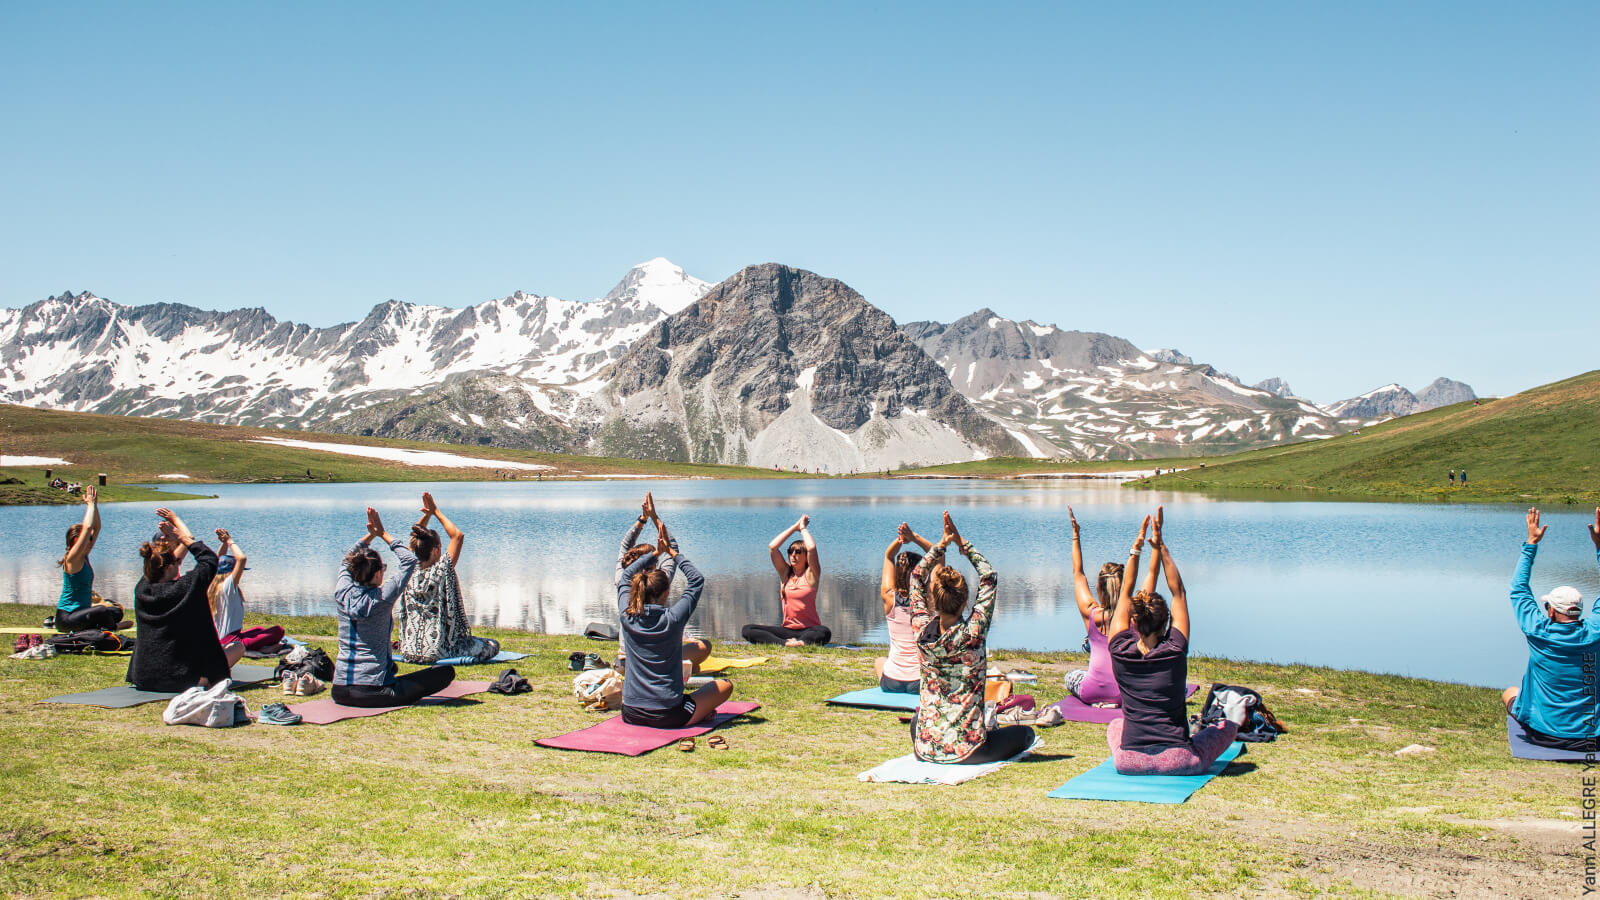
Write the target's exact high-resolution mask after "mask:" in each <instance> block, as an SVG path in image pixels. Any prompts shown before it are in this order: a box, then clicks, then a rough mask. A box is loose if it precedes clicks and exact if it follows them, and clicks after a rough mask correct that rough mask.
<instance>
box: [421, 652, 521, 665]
mask: <svg viewBox="0 0 1600 900" xmlns="http://www.w3.org/2000/svg"><path fill="white" fill-rule="evenodd" d="M527 656H528V654H526V653H518V652H517V651H515V650H501V651H500V652H499V653H496V654H495V655H494V656H492V657H490V658H489V659H469V658H468V657H465V656H453V657H451V658H449V659H441V660H439V661H438V662H436V663H434V665H436V666H486V665H488V664H489V663H497V662H511V661H512V660H514V659H526V658H527Z"/></svg>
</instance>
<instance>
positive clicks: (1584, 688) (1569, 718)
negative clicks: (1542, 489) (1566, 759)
mask: <svg viewBox="0 0 1600 900" xmlns="http://www.w3.org/2000/svg"><path fill="white" fill-rule="evenodd" d="M1527 522H1528V542H1527V543H1525V544H1523V545H1522V561H1521V562H1520V563H1518V564H1517V573H1516V575H1514V576H1513V577H1512V579H1511V609H1512V611H1513V612H1515V613H1516V616H1517V624H1518V625H1519V626H1521V628H1522V634H1523V635H1524V636H1525V637H1526V638H1527V640H1528V671H1527V674H1525V675H1523V677H1522V685H1521V686H1520V687H1509V688H1506V690H1505V693H1504V694H1503V695H1502V698H1503V699H1504V700H1505V704H1506V712H1508V713H1510V714H1511V716H1512V717H1513V718H1515V719H1516V720H1517V721H1518V722H1521V723H1522V727H1523V728H1524V729H1526V730H1527V732H1528V739H1529V740H1530V741H1532V742H1533V743H1535V744H1545V745H1547V746H1560V747H1564V748H1566V749H1573V750H1591V749H1595V748H1596V738H1597V737H1600V698H1597V696H1596V678H1597V676H1600V666H1597V661H1596V656H1597V654H1600V619H1597V618H1596V617H1595V616H1591V617H1589V619H1588V620H1587V621H1585V620H1584V617H1583V594H1581V593H1579V592H1578V589H1577V588H1575V587H1567V586H1562V587H1558V588H1556V589H1555V590H1553V591H1551V592H1550V593H1548V594H1545V595H1544V596H1543V597H1541V598H1539V599H1538V600H1537V601H1535V600H1534V599H1533V591H1532V589H1530V588H1529V587H1528V579H1529V576H1531V575H1532V573H1533V558H1534V556H1535V555H1537V554H1538V552H1539V541H1540V540H1541V539H1542V538H1543V537H1544V533H1545V531H1547V530H1548V529H1549V527H1550V526H1548V525H1540V524H1539V511H1538V510H1537V509H1530V510H1528V517H1527ZM1589 538H1590V540H1592V541H1593V542H1594V545H1595V551H1596V554H1597V560H1600V509H1597V510H1595V511H1594V524H1593V525H1590V526H1589ZM1595 605H1596V606H1597V607H1600V600H1597V601H1596V604H1595Z"/></svg>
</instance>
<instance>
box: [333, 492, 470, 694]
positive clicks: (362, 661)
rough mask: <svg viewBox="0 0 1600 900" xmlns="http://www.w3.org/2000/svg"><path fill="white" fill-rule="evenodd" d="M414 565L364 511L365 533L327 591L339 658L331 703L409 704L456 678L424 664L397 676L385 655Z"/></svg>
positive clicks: (377, 520)
mask: <svg viewBox="0 0 1600 900" xmlns="http://www.w3.org/2000/svg"><path fill="white" fill-rule="evenodd" d="M374 538H377V539H379V540H381V541H383V542H384V543H385V544H388V545H389V550H390V551H391V552H393V553H394V558H395V562H396V563H397V564H398V567H397V571H395V572H393V573H391V574H390V575H389V578H388V580H384V571H385V570H386V569H387V568H388V566H387V565H386V564H385V563H384V561H383V558H382V557H380V556H378V551H376V550H374V549H372V546H371V545H372V541H373V539H374ZM416 567H417V557H416V556H415V555H414V554H413V553H412V552H411V550H410V549H409V548H407V547H406V545H405V544H404V543H403V542H401V541H400V540H399V539H397V538H395V537H393V536H392V535H390V534H389V533H388V532H387V531H385V530H384V528H383V520H382V519H380V518H379V517H378V512H377V510H374V509H373V508H372V507H370V506H369V507H367V533H366V534H365V535H363V536H362V537H361V539H360V540H359V541H356V542H355V544H353V545H352V546H351V547H350V550H349V551H348V552H347V553H345V555H344V560H343V562H342V563H341V564H340V566H339V578H338V581H337V583H336V584H335V586H334V589H333V605H334V609H335V611H336V613H337V615H338V619H339V658H338V659H337V660H335V661H334V665H333V690H332V693H333V702H335V703H338V704H341V705H343V706H367V707H374V706H410V705H411V704H413V703H416V702H417V701H418V700H421V699H422V698H423V697H427V696H429V695H431V694H437V693H438V692H439V691H442V690H444V689H445V688H446V687H448V686H449V685H450V682H452V681H454V680H455V678H456V670H455V667H454V666H428V667H427V668H424V669H422V670H421V671H417V672H412V673H410V674H409V675H399V676H397V675H396V674H395V673H396V672H397V667H396V666H395V664H394V657H393V655H392V654H391V652H390V646H389V639H390V634H391V633H392V632H393V630H394V604H395V601H396V600H398V599H400V593H401V591H404V590H405V587H406V582H408V581H409V580H410V579H411V573H412V571H413V570H415V569H416Z"/></svg>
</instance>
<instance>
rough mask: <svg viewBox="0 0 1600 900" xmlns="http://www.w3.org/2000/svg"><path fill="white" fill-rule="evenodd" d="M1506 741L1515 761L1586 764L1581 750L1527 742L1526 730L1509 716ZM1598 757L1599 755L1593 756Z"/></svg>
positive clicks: (1507, 718)
mask: <svg viewBox="0 0 1600 900" xmlns="http://www.w3.org/2000/svg"><path fill="white" fill-rule="evenodd" d="M1506 739H1507V740H1508V741H1510V743H1511V755H1512V756H1515V757H1516V758H1517V759H1539V760H1544V761H1545V762H1587V761H1588V759H1589V757H1588V756H1586V755H1585V754H1584V752H1583V751H1582V750H1561V749H1557V748H1555V747H1541V746H1539V745H1538V744H1535V743H1533V742H1531V741H1529V740H1528V730H1527V729H1526V728H1523V727H1522V723H1521V722H1518V721H1517V720H1516V719H1514V718H1512V717H1511V716H1506ZM1595 755H1596V756H1600V754H1595Z"/></svg>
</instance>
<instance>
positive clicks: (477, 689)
mask: <svg viewBox="0 0 1600 900" xmlns="http://www.w3.org/2000/svg"><path fill="white" fill-rule="evenodd" d="M491 684H493V682H491V681H452V682H450V684H449V685H448V686H446V687H445V689H444V690H442V691H440V692H439V693H437V694H430V695H429V696H426V697H423V698H422V699H421V700H418V701H417V702H416V703H413V704H412V706H438V705H439V704H441V703H444V702H446V701H448V700H455V699H457V698H459V697H467V696H470V695H472V694H481V693H483V692H484V691H487V690H488V689H489V685H491ZM410 708H411V707H410V706H371V707H368V706H340V705H339V704H337V703H335V702H333V698H332V697H324V698H322V699H321V700H310V701H307V702H305V703H296V704H294V705H293V706H291V707H289V711H290V712H292V713H296V714H298V715H299V716H300V722H301V724H303V725H332V724H333V723H335V722H343V721H344V720H345V719H365V718H367V717H368V716H381V715H383V714H384V713H387V712H394V711H395V710H397V709H410Z"/></svg>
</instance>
